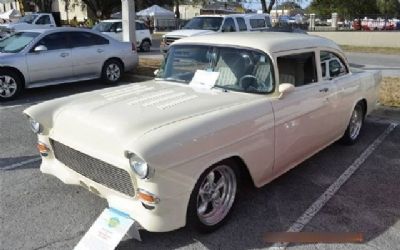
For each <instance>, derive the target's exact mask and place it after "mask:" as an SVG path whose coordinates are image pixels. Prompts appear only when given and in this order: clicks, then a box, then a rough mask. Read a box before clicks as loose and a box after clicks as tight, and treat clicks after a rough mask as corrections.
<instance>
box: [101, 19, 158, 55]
mask: <svg viewBox="0 0 400 250" xmlns="http://www.w3.org/2000/svg"><path fill="white" fill-rule="evenodd" d="M135 23H136V26H135V28H136V31H135V36H136V45H137V46H138V48H139V49H140V50H141V51H145V52H148V51H150V49H151V44H152V39H151V34H150V30H149V28H148V27H146V25H145V24H144V22H143V21H138V20H136V22H135ZM93 29H94V30H97V31H99V32H101V33H103V34H106V35H108V36H111V37H112V38H114V39H116V40H118V41H122V20H121V19H109V20H103V21H101V22H99V23H98V24H96V25H95V26H94V27H93Z"/></svg>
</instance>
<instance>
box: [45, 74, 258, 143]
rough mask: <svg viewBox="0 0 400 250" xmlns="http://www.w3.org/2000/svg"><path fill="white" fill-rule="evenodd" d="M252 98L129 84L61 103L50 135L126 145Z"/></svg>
mask: <svg viewBox="0 0 400 250" xmlns="http://www.w3.org/2000/svg"><path fill="white" fill-rule="evenodd" d="M252 99H254V95H252V94H245V93H238V92H223V91H221V90H218V89H212V90H196V89H194V88H192V87H190V86H188V85H183V84H171V83H166V82H158V81H157V82H156V81H149V82H144V83H137V84H129V85H124V86H121V87H117V88H112V89H105V90H101V91H97V92H95V93H88V94H86V95H82V96H81V97H79V98H74V99H73V101H71V102H69V103H67V104H64V105H61V107H60V108H59V109H58V110H57V112H55V114H54V117H53V118H52V120H53V129H52V132H51V133H52V135H51V136H53V137H55V138H60V139H61V140H63V141H65V140H64V138H65V137H68V138H67V141H70V142H71V143H73V144H74V143H76V141H77V140H81V139H82V140H86V141H87V140H96V139H98V138H99V137H103V138H109V139H107V140H112V139H111V138H113V139H114V140H115V141H118V142H119V143H122V144H126V143H130V142H133V141H135V140H136V139H138V138H140V137H141V136H143V135H145V134H147V133H150V132H152V131H155V130H157V129H159V128H161V127H164V126H168V125H173V124H176V123H179V122H180V121H183V120H186V119H190V118H192V117H196V116H201V115H206V114H207V113H210V112H213V111H217V110H221V109H226V108H229V107H232V106H235V105H240V104H242V103H244V102H246V101H250V100H252ZM85 138H86V139H85Z"/></svg>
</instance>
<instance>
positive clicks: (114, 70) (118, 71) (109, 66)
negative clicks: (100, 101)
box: [101, 59, 124, 84]
mask: <svg viewBox="0 0 400 250" xmlns="http://www.w3.org/2000/svg"><path fill="white" fill-rule="evenodd" d="M123 72H124V69H123V66H122V64H121V62H120V61H118V60H116V59H110V60H107V61H106V62H105V63H104V65H103V69H102V71H101V78H102V80H103V81H104V82H105V83H106V84H115V83H117V82H118V81H119V80H120V79H121V77H122V73H123Z"/></svg>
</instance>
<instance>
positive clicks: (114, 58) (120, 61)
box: [103, 57, 125, 71]
mask: <svg viewBox="0 0 400 250" xmlns="http://www.w3.org/2000/svg"><path fill="white" fill-rule="evenodd" d="M110 60H115V61H118V62H119V63H120V64H121V65H122V71H124V69H125V65H124V62H123V61H122V60H121V59H119V58H118V57H111V58H108V59H107V60H106V61H105V62H104V64H103V67H104V65H105V64H106V62H108V61H110Z"/></svg>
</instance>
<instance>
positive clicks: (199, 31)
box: [160, 14, 272, 53]
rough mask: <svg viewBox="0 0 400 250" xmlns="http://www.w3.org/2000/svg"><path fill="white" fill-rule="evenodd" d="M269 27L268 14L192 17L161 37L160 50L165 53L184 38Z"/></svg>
mask: <svg viewBox="0 0 400 250" xmlns="http://www.w3.org/2000/svg"><path fill="white" fill-rule="evenodd" d="M271 27H272V26H271V18H270V16H269V15H268V14H229V15H201V16H197V17H194V18H193V19H192V20H190V21H189V22H188V23H187V24H186V25H185V26H184V27H183V28H182V29H181V30H175V31H172V32H169V33H167V34H165V35H163V37H162V41H161V45H160V50H161V52H162V53H166V52H167V51H168V48H169V46H170V45H171V43H173V42H174V41H176V40H178V39H181V38H184V37H191V36H198V35H207V34H213V33H217V32H242V31H259V30H266V29H269V28H271Z"/></svg>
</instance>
